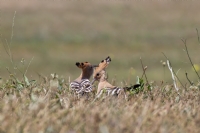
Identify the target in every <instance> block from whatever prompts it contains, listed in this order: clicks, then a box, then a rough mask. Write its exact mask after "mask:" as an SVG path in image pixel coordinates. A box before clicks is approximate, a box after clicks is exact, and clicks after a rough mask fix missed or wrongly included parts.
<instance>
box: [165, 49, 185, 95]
mask: <svg viewBox="0 0 200 133" xmlns="http://www.w3.org/2000/svg"><path fill="white" fill-rule="evenodd" d="M162 54H163V55H164V56H165V58H166V59H167V65H168V68H169V70H170V72H171V75H172V79H173V81H174V87H175V89H176V90H177V92H178V88H176V87H177V85H176V81H175V80H176V79H175V77H176V78H177V79H178V81H179V82H180V84H181V85H182V87H183V88H185V89H186V87H185V86H184V85H183V84H182V82H181V81H180V79H179V78H178V76H177V75H176V73H175V72H174V71H173V69H172V65H171V63H170V61H169V59H168V57H167V56H166V55H165V54H164V53H163V52H162ZM174 75H175V76H174ZM174 79H175V80H174ZM178 94H179V92H178ZM179 95H180V94H179Z"/></svg>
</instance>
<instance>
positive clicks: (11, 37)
mask: <svg viewBox="0 0 200 133" xmlns="http://www.w3.org/2000/svg"><path fill="white" fill-rule="evenodd" d="M15 15H16V11H15V13H14V16H13V23H12V33H11V36H10V44H11V43H12V39H13V31H14V30H13V29H14V25H15Z"/></svg>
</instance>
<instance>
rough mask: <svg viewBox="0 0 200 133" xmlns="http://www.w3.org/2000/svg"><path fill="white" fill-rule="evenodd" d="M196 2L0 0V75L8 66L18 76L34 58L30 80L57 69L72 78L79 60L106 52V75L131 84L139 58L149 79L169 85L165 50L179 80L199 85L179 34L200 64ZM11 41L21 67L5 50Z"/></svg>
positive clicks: (99, 57) (93, 58)
mask: <svg viewBox="0 0 200 133" xmlns="http://www.w3.org/2000/svg"><path fill="white" fill-rule="evenodd" d="M199 5H200V2H198V1H157V0H155V1H149V2H148V1H135V0H125V1H121V0H111V1H107V0H103V1H100V0H99V1H93V0H91V1H90V0H80V1H72V0H66V1H62V0H47V1H46V0H42V1H39V0H34V1H28V0H27V1H26V0H23V1H14V0H13V1H0V34H1V42H0V76H1V77H2V78H3V79H6V78H7V77H8V76H9V72H8V71H7V69H6V68H9V70H10V71H11V72H12V73H16V74H17V76H20V75H21V73H20V71H22V72H24V71H25V70H26V67H27V66H28V65H29V62H30V61H31V60H32V59H33V60H32V61H31V64H30V66H29V68H28V71H27V75H28V76H29V78H32V79H37V78H38V73H39V74H42V75H45V76H49V75H50V74H51V73H57V74H58V75H59V76H61V77H64V78H66V79H68V78H69V77H70V79H75V78H76V77H78V76H79V75H80V72H81V71H80V69H79V68H77V67H76V66H75V63H76V62H85V61H88V62H91V63H92V64H98V63H99V62H100V61H101V60H102V59H104V58H106V57H107V56H108V55H109V56H111V58H112V62H111V64H110V65H109V67H108V69H107V72H108V73H109V80H111V79H113V78H115V79H116V80H117V81H119V83H120V82H121V81H127V82H128V83H130V84H131V83H135V80H136V76H141V75H142V73H143V71H142V67H141V63H140V57H141V58H142V61H143V64H144V66H148V69H147V72H146V74H147V77H148V79H149V81H156V82H158V83H159V82H160V81H162V80H164V81H166V82H170V83H171V82H172V80H171V75H170V72H169V70H168V68H167V66H164V65H163V62H166V58H165V57H164V56H163V54H162V52H164V53H165V54H166V56H167V57H168V58H169V59H170V61H171V63H172V66H173V68H174V71H175V72H177V71H178V76H179V78H180V79H181V80H182V81H183V82H184V81H186V78H185V72H188V74H189V75H188V76H189V78H190V79H191V80H192V81H194V82H197V81H198V78H197V76H196V75H195V72H194V71H193V69H192V67H191V65H190V63H189V60H188V57H187V54H186V52H184V50H183V49H184V44H183V42H182V41H181V38H185V39H187V46H188V50H189V53H190V56H191V58H192V61H193V63H194V64H196V66H197V67H198V65H199V64H200V61H199V51H200V44H199V43H198V37H197V31H196V28H197V29H199V30H200V17H199V16H200V12H199V10H200V9H199ZM15 11H16V13H15ZM13 24H14V26H13ZM12 33H13V34H12ZM11 38H12V39H11ZM6 42H7V43H6ZM8 45H9V46H10V51H11V53H12V55H13V62H14V63H13V64H14V66H15V65H16V66H17V68H18V69H19V70H20V71H19V70H16V69H14V67H13V65H12V63H11V61H10V57H9V56H8V54H7V53H6V49H7V51H9V50H8Z"/></svg>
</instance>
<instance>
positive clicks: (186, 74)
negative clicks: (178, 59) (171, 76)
mask: <svg viewBox="0 0 200 133" xmlns="http://www.w3.org/2000/svg"><path fill="white" fill-rule="evenodd" d="M185 76H186V78H187V80H188V81H189V83H190V85H193V83H192V82H191V81H190V79H189V78H188V73H187V72H185Z"/></svg>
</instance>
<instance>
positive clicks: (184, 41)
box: [181, 39, 200, 79]
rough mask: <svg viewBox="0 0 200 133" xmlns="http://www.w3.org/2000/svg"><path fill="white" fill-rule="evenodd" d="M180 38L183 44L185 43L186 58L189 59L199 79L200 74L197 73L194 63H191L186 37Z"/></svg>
mask: <svg viewBox="0 0 200 133" xmlns="http://www.w3.org/2000/svg"><path fill="white" fill-rule="evenodd" d="M181 40H182V41H183V43H184V45H185V50H186V53H187V56H188V58H189V61H190V63H191V65H192V67H193V69H194V71H195V72H196V74H197V76H198V78H199V79H200V76H199V74H198V73H197V70H196V69H195V67H194V64H193V63H192V60H191V58H190V54H189V52H188V49H187V44H186V39H185V40H183V39H181Z"/></svg>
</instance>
